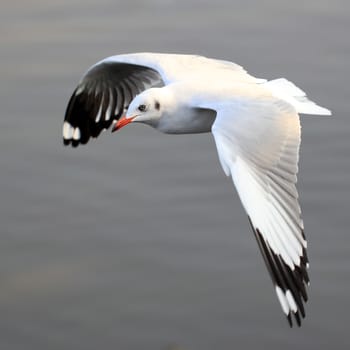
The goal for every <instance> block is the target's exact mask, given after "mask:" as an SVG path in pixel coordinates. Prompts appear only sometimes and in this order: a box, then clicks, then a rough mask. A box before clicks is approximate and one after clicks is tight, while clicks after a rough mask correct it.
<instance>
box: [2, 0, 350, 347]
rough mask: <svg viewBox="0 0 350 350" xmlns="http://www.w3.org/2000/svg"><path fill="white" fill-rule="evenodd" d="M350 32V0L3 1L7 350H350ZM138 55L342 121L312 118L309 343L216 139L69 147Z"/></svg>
mask: <svg viewBox="0 0 350 350" xmlns="http://www.w3.org/2000/svg"><path fill="white" fill-rule="evenodd" d="M349 32H350V6H349V2H348V1H347V0H333V1H331V2H330V1H328V0H310V1H307V2H306V1H305V2H304V1H280V0H268V1H259V0H245V1H232V0H227V1H224V0H217V1H195V0H187V1H175V0H158V1H157V0H153V1H135V0H128V1H116V0H113V1H112V0H110V1H108V0H101V1H87V0H85V1H82V0H79V1H78V0H69V1H68V0H59V1H58V0H57V1H56V0H51V1H49V2H48V1H42V0H31V1H27V2H23V1H19V0H12V1H2V2H1V11H0V104H1V112H0V113H1V117H0V150H1V151H0V191H1V192H0V193H1V200H0V222H1V226H0V227H1V236H0V281H1V282H0V348H1V349H6V350H19V349H26V350H30V349H35V350H41V349H75V350H78V349H84V350H90V349H91V350H92V349H97V348H99V349H147V350H148V349H149V350H153V349H167V348H168V347H169V346H170V344H178V345H179V346H181V348H183V349H185V350H196V349H200V350H210V349H222V350H228V349H233V348H238V349H248V348H257V347H260V348H261V347H263V348H268V349H284V350H287V349H296V348H298V349H302V348H308V349H328V348H332V349H345V348H348V347H349V346H350V340H349V311H350V310H349V308H350V303H349V295H350V254H349V252H350V248H349V247H350V235H349V224H350V219H349V208H350V202H349V194H350V193H349V189H350V187H349V184H350V176H349V171H350V162H349V146H350V138H349V136H350V135H349V132H350V123H349V116H348V111H349V108H348V105H349V88H348V81H349V62H350V42H349V37H348V36H349ZM137 51H158V52H176V53H196V54H202V55H206V56H209V57H216V58H222V59H227V60H232V61H234V62H237V63H239V64H241V65H244V67H245V68H246V69H248V70H249V72H250V73H251V74H253V75H256V76H258V77H262V78H270V79H272V78H278V77H286V78H288V79H290V80H292V81H293V82H294V83H296V84H297V85H298V86H300V87H301V88H302V89H304V90H305V91H306V92H308V95H309V96H310V98H311V99H313V100H315V101H316V102H319V103H320V104H321V105H322V106H325V107H327V108H330V109H331V110H332V111H333V114H334V116H333V117H330V118H327V117H310V116H305V117H302V125H303V141H302V148H301V159H300V173H299V184H298V186H299V191H300V196H301V204H302V209H303V216H304V222H305V227H306V234H307V237H308V241H309V257H310V260H311V268H310V276H311V287H310V290H309V297H310V301H309V302H308V304H307V318H306V319H305V321H304V324H303V327H302V328H301V329H289V327H288V325H287V322H286V320H285V319H284V316H283V314H282V311H281V310H280V306H279V304H278V301H277V298H276V296H275V293H274V290H273V288H272V284H271V282H270V280H269V276H268V274H267V271H266V270H265V266H264V264H263V260H262V258H261V256H260V253H259V252H258V247H257V245H256V242H255V239H254V236H253V234H252V232H251V230H250V227H249V224H248V220H247V217H246V215H245V213H244V211H243V209H242V207H241V205H240V202H239V199H238V197H237V195H236V193H235V191H234V189H233V187H232V184H231V181H230V180H229V179H227V178H226V177H225V176H224V173H223V171H222V169H221V167H220V165H219V162H218V158H217V154H216V149H215V145H214V142H213V138H212V137H211V135H210V134H204V135H195V136H188V135H183V136H169V135H162V134H160V133H158V132H157V131H155V130H153V129H151V128H148V127H145V126H140V125H132V126H130V127H127V128H125V129H123V130H122V132H120V133H115V134H113V135H112V134H110V133H105V134H103V135H102V136H101V137H100V138H99V139H98V140H96V141H95V142H91V143H89V144H88V145H87V146H85V147H80V148H78V149H69V148H64V147H63V145H62V140H61V130H62V120H63V116H64V112H65V108H66V104H67V102H68V99H69V97H70V94H71V93H72V91H73V89H74V88H75V86H76V84H77V82H78V80H79V79H80V77H81V75H82V74H83V73H84V72H85V71H86V69H87V68H88V67H89V66H90V65H92V64H93V63H95V62H96V61H98V60H100V59H102V58H104V57H106V56H110V55H114V54H118V53H127V52H137Z"/></svg>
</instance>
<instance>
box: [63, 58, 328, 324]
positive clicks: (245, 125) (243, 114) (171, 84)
mask: <svg viewBox="0 0 350 350" xmlns="http://www.w3.org/2000/svg"><path fill="white" fill-rule="evenodd" d="M299 114H313V115H325V116H326V115H331V111H330V110H328V109H326V108H323V107H320V106H318V105H317V104H315V103H314V102H312V101H310V100H309V99H308V98H307V97H306V94H305V92H304V91H302V90H301V89H300V88H298V87H297V86H296V85H294V84H293V83H292V82H290V81H288V80H287V79H285V78H279V79H274V80H270V81H268V80H266V79H259V78H256V77H254V76H252V75H250V74H248V73H247V71H245V70H244V69H243V68H242V67H241V66H239V65H237V64H235V63H233V62H230V61H224V60H218V59H211V58H206V57H203V56H198V55H183V54H165V53H132V54H124V55H116V56H111V57H107V58H105V59H103V60H101V61H99V62H97V63H96V64H94V65H93V66H92V67H90V68H89V69H88V70H87V72H86V73H85V74H84V75H83V77H82V79H81V80H80V82H79V83H78V85H77V87H76V89H75V90H74V92H73V95H72V97H71V98H70V100H69V103H68V106H67V109H66V114H65V118H64V123H63V143H64V145H71V146H73V147H77V146H79V145H83V144H86V143H87V142H88V141H89V140H90V138H96V137H97V136H99V134H100V133H101V131H103V130H106V129H111V130H112V131H116V130H119V129H121V128H123V127H124V126H126V125H128V124H131V123H143V124H147V125H150V126H151V127H153V128H155V129H157V130H159V131H161V132H163V133H167V134H193V133H205V132H211V133H212V134H213V136H214V140H215V144H216V147H217V152H218V155H219V160H220V163H221V166H222V168H223V170H224V172H225V174H226V176H230V177H231V178H232V180H233V184H234V185H235V187H236V189H237V192H238V195H239V197H240V200H241V203H242V205H243V207H244V209H245V211H246V213H247V215H248V218H249V222H250V225H251V227H252V229H253V232H254V235H255V238H256V241H257V243H258V246H259V249H260V252H261V254H262V256H263V259H264V261H265V264H266V267H267V269H268V271H269V274H270V277H271V279H272V282H273V286H274V289H275V292H276V294H277V299H278V300H279V303H280V305H281V307H282V310H283V313H284V314H285V315H286V317H287V320H288V322H289V325H290V326H291V327H292V326H293V320H294V322H296V324H297V325H298V326H300V325H301V319H302V318H304V317H305V310H304V304H305V302H306V301H307V299H308V296H307V291H306V287H307V286H308V285H309V283H310V282H309V276H308V271H307V270H308V268H309V262H308V257H307V253H306V247H307V241H306V238H305V235H304V225H303V221H302V219H301V209H300V206H299V202H298V192H297V189H296V182H297V172H298V158H299V146H300V121H299Z"/></svg>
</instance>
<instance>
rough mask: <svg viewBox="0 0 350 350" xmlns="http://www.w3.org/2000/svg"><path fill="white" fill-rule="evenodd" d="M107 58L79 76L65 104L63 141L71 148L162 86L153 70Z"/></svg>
mask: <svg viewBox="0 0 350 350" xmlns="http://www.w3.org/2000/svg"><path fill="white" fill-rule="evenodd" d="M125 61H126V60H123V59H119V60H118V59H114V60H111V59H109V60H108V59H106V60H103V61H101V62H98V63H97V64H95V65H94V66H92V67H91V68H90V69H89V70H88V71H87V72H86V74H85V75H84V76H83V77H82V79H81V81H80V82H79V84H78V86H77V87H76V89H75V90H74V92H73V95H72V97H71V98H70V101H69V103H68V106H67V109H66V114H65V118H64V123H63V142H64V144H65V145H69V144H71V145H72V146H73V147H76V146H78V145H79V144H85V143H87V142H88V141H89V139H90V137H97V136H98V135H99V134H100V133H101V131H102V130H104V129H108V128H109V127H110V126H111V124H112V123H113V121H115V120H118V119H119V118H120V117H121V115H122V114H123V113H124V111H125V110H126V109H127V107H128V105H129V104H130V102H131V101H132V100H133V99H134V97H135V96H136V95H137V94H139V93H140V92H142V91H144V90H145V89H148V88H150V87H153V86H161V85H163V84H164V83H163V80H162V77H161V75H160V74H159V73H158V72H157V71H156V70H155V69H153V68H151V67H148V66H145V65H142V64H137V63H128V62H125Z"/></svg>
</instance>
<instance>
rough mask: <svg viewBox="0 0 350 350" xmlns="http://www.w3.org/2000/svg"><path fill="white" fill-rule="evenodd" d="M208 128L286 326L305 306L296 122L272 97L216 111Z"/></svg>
mask: <svg viewBox="0 0 350 350" xmlns="http://www.w3.org/2000/svg"><path fill="white" fill-rule="evenodd" d="M216 111H217V117H216V120H215V122H214V124H213V127H212V132H213V135H214V138H215V142H216V146H217V150H218V154H219V158H220V162H221V165H222V167H223V169H224V171H225V173H226V175H227V176H229V175H231V176H232V179H233V182H234V184H235V186H236V188H237V191H238V194H239V196H240V199H241V202H242V204H243V206H244V208H245V210H246V212H247V214H248V216H249V220H250V223H251V226H252V228H253V231H254V233H255V237H256V239H257V242H258V245H259V248H260V251H261V253H262V255H263V257H264V260H265V263H266V266H267V268H268V270H269V272H270V275H271V278H272V281H273V283H274V287H275V291H276V294H277V297H278V300H279V302H280V304H281V306H282V309H283V311H284V313H285V314H286V316H287V318H288V321H289V323H290V325H292V317H291V316H292V314H294V316H295V319H296V321H297V324H298V325H300V322H301V318H300V316H302V317H304V315H305V313H304V305H303V302H306V301H307V293H306V288H305V286H306V285H307V284H308V283H309V278H308V274H307V268H308V259H307V256H306V239H305V236H304V232H303V222H302V220H301V210H300V206H299V204H298V193H297V190H296V186H295V185H296V182H297V176H296V175H297V172H298V157H299V145H300V122H299V116H298V114H297V113H296V112H295V110H294V109H293V107H292V106H290V105H289V104H287V103H285V102H284V101H282V100H279V99H277V98H273V97H267V96H265V97H263V98H260V99H253V98H251V97H247V98H240V99H239V100H237V101H234V102H233V103H228V104H224V105H223V104H222V105H220V106H216Z"/></svg>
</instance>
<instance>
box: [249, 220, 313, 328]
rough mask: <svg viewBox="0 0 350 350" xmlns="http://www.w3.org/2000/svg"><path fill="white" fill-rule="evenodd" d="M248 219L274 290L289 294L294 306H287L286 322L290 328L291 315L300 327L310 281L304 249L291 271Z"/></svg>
mask: <svg viewBox="0 0 350 350" xmlns="http://www.w3.org/2000/svg"><path fill="white" fill-rule="evenodd" d="M248 219H249V222H250V225H251V227H252V229H253V232H254V234H255V238H256V240H257V242H258V246H259V248H260V251H261V253H262V255H263V258H264V261H265V264H266V266H267V269H268V271H269V273H270V277H271V279H272V282H273V284H274V285H275V288H276V287H278V288H280V289H281V291H282V292H283V293H284V294H285V296H287V293H290V295H289V297H290V296H291V297H292V299H293V300H294V302H295V304H296V310H294V309H293V310H292V308H291V307H290V306H289V308H290V309H289V312H288V314H287V315H286V316H287V321H288V323H289V325H290V327H292V326H293V321H292V314H293V315H294V319H295V321H296V324H297V325H298V327H300V326H301V323H302V322H301V320H302V318H305V310H304V303H306V302H307V300H308V296H307V292H306V285H308V284H309V281H310V279H309V276H308V273H307V268H308V258H307V255H306V249H305V248H303V256H302V258H301V259H300V266H295V267H294V270H292V269H291V268H290V267H289V266H288V265H287V264H286V263H285V262H284V261H283V259H282V257H281V256H280V255H277V254H275V253H274V252H273V251H272V249H271V248H270V246H269V244H268V242H266V240H265V239H264V237H263V235H262V234H261V232H260V231H259V229H258V228H256V227H254V225H253V223H252V221H251V218H250V217H249V216H248ZM294 307H295V306H294Z"/></svg>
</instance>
